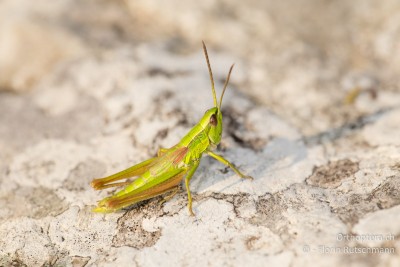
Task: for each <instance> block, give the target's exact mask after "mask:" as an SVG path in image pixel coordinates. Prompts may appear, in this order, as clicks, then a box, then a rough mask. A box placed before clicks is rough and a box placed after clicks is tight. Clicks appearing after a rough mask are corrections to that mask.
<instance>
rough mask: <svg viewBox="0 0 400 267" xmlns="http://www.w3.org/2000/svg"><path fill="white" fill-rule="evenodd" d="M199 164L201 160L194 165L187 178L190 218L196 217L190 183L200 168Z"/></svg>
mask: <svg viewBox="0 0 400 267" xmlns="http://www.w3.org/2000/svg"><path fill="white" fill-rule="evenodd" d="M199 164H200V159H199V160H197V161H196V162H195V163H194V165H193V166H192V167H191V168H190V169H189V171H188V174H187V175H186V177H185V186H186V191H187V195H188V209H189V213H190V216H194V212H193V210H192V194H191V193H190V188H189V182H190V179H191V178H192V176H193V174H194V173H195V172H196V170H197V167H199Z"/></svg>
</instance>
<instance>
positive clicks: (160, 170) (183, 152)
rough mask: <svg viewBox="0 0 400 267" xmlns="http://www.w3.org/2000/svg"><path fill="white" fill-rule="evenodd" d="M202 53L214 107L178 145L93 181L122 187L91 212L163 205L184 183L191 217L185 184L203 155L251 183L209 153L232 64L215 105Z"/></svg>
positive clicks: (95, 185)
mask: <svg viewBox="0 0 400 267" xmlns="http://www.w3.org/2000/svg"><path fill="white" fill-rule="evenodd" d="M203 50H204V55H205V58H206V61H207V66H208V72H209V75H210V80H211V90H212V94H213V98H214V107H212V108H210V109H209V110H207V111H206V112H205V114H204V116H203V117H202V118H201V120H200V121H199V123H197V124H196V125H195V126H194V127H193V128H192V129H191V130H190V131H189V132H188V133H187V134H186V136H185V137H183V138H182V140H181V141H180V142H179V143H178V144H176V145H174V146H173V147H171V148H167V149H166V148H160V149H159V150H158V152H157V156H156V157H154V158H150V159H148V160H145V161H143V162H141V163H139V164H137V165H134V166H132V167H130V168H128V169H126V170H123V171H121V172H118V173H116V174H113V175H111V176H108V177H105V178H99V179H94V180H93V181H92V182H91V186H92V187H93V188H94V189H96V190H100V189H104V188H109V187H114V186H126V187H125V188H124V189H122V190H121V191H119V192H117V193H115V194H114V195H112V196H110V197H106V198H104V199H103V200H101V201H99V202H98V205H97V207H96V208H94V209H93V211H94V212H101V213H108V212H114V211H117V210H120V209H122V208H125V207H128V206H130V205H132V204H135V203H138V202H140V201H143V200H146V199H150V198H153V197H155V196H158V195H162V194H165V193H169V195H167V196H166V197H165V198H164V201H166V200H168V199H171V198H172V197H173V196H174V195H175V194H176V193H177V192H178V191H179V188H180V187H179V185H180V182H181V180H182V179H185V186H186V190H187V197H188V209H189V213H190V215H192V216H194V212H193V210H192V196H191V193H190V189H189V182H190V179H191V178H192V176H193V174H194V173H195V172H196V170H197V167H198V166H199V164H200V160H201V157H202V156H203V154H207V155H209V156H211V157H213V158H214V159H216V160H218V161H220V162H222V163H223V164H225V165H227V166H229V167H230V168H232V170H233V171H235V172H236V173H237V174H238V175H239V176H240V177H241V178H248V179H253V178H252V177H251V176H248V175H244V174H243V173H241V172H240V171H239V170H238V169H237V168H236V167H235V166H234V165H233V164H232V163H231V162H229V161H228V160H227V159H225V158H224V157H222V156H220V155H218V154H216V153H214V152H213V151H212V150H214V149H215V148H216V147H217V145H218V144H219V143H220V141H221V135H222V112H221V104H222V98H223V96H224V93H225V90H226V87H227V85H228V83H229V78H230V76H231V72H232V69H233V66H234V64H233V65H232V66H231V67H230V69H229V73H228V76H227V78H226V81H225V84H224V88H223V90H222V94H221V97H220V100H219V103H218V102H217V97H216V93H215V88H214V79H213V74H212V71H211V65H210V60H209V58H208V53H207V48H206V45H205V44H204V42H203ZM130 177H137V178H136V179H135V180H134V181H133V182H129V181H123V182H116V181H119V180H122V179H126V178H130Z"/></svg>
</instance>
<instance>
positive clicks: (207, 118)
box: [201, 42, 234, 145]
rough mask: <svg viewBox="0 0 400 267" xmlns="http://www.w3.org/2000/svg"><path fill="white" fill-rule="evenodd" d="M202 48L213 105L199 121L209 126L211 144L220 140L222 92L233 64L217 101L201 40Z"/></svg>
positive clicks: (206, 54) (205, 51)
mask: <svg viewBox="0 0 400 267" xmlns="http://www.w3.org/2000/svg"><path fill="white" fill-rule="evenodd" d="M203 50H204V54H205V56H206V61H207V66H208V72H209V74H210V80H211V89H212V94H213V98H214V107H213V108H210V109H209V110H207V111H206V113H205V114H204V116H203V118H202V119H201V121H202V122H203V123H202V124H203V125H208V126H209V127H210V128H209V129H210V130H209V132H208V139H209V140H210V142H211V144H213V145H218V144H219V142H220V141H221V136H222V112H221V105H222V98H223V97H224V93H225V90H226V87H227V85H228V83H229V78H230V76H231V72H232V69H233V66H234V65H232V66H231V68H230V69H229V73H228V77H227V78H226V81H225V84H224V89H223V90H222V94H221V97H220V99H219V103H218V102H217V96H216V93H215V87H214V78H213V75H212V71H211V65H210V60H209V59H208V53H207V48H206V45H205V44H204V42H203Z"/></svg>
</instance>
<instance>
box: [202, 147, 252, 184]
mask: <svg viewBox="0 0 400 267" xmlns="http://www.w3.org/2000/svg"><path fill="white" fill-rule="evenodd" d="M206 153H207V154H208V155H210V156H211V157H213V158H214V159H216V160H218V161H219V162H222V163H223V164H225V165H226V166H228V167H230V168H231V169H232V170H233V171H234V172H236V174H237V175H239V176H240V178H245V179H250V180H253V177H251V176H249V175H245V174H243V173H242V172H241V171H239V169H238V168H236V167H235V165H233V164H232V163H230V162H229V161H228V160H227V159H225V158H224V157H223V156H220V155H218V154H215V153H214V152H212V151H206Z"/></svg>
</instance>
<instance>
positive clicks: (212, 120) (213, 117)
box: [210, 114, 218, 126]
mask: <svg viewBox="0 0 400 267" xmlns="http://www.w3.org/2000/svg"><path fill="white" fill-rule="evenodd" d="M217 123H218V121H217V116H215V114H212V115H211V117H210V124H211V125H212V126H217Z"/></svg>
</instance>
